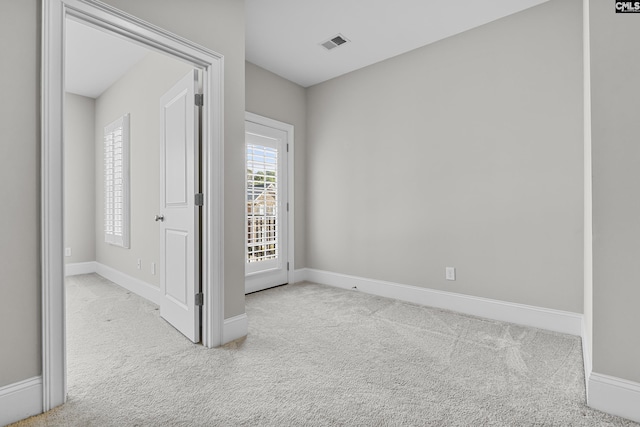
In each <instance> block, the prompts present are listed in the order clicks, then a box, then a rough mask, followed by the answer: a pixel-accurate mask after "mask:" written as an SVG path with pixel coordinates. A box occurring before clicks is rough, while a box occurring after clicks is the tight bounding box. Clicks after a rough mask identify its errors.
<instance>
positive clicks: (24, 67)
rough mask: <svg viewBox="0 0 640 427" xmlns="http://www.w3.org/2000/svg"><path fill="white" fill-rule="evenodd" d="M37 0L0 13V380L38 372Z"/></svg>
mask: <svg viewBox="0 0 640 427" xmlns="http://www.w3.org/2000/svg"><path fill="white" fill-rule="evenodd" d="M39 13H40V2H39V1H38V0H5V1H3V2H2V13H0V52H1V53H2V59H1V60H0V76H2V79H0V93H2V97H0V117H1V118H2V119H0V183H1V184H0V197H2V203H0V218H2V221H0V348H1V349H2V350H0V387H2V386H5V385H7V384H12V383H14V382H17V381H21V380H24V379H27V378H31V377H34V376H36V375H40V373H41V370H42V368H41V362H40V163H39V162H40V157H39V153H40V126H39V123H40V113H39V111H40V103H39V100H38V99H39V91H40V69H39V67H40V32H39V28H40V16H39Z"/></svg>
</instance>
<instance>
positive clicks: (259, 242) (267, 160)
mask: <svg viewBox="0 0 640 427" xmlns="http://www.w3.org/2000/svg"><path fill="white" fill-rule="evenodd" d="M246 154H247V261H248V262H258V261H265V260H270V259H276V258H277V257H278V246H277V233H278V229H277V228H278V223H277V215H278V204H277V200H278V174H277V170H278V150H277V149H275V148H271V147H265V146H262V145H256V144H247V153H246Z"/></svg>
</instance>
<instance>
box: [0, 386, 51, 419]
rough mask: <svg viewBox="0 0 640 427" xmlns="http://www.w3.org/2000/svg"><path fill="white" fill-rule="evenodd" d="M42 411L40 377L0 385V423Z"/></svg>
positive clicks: (27, 416)
mask: <svg viewBox="0 0 640 427" xmlns="http://www.w3.org/2000/svg"><path fill="white" fill-rule="evenodd" d="M40 413H42V377H33V378H29V379H27V380H24V381H20V382H17V383H14V384H9V385H7V386H4V387H0V425H2V426H4V425H8V424H11V423H15V422H16V421H20V420H23V419H25V418H29V417H31V416H33V415H38V414H40Z"/></svg>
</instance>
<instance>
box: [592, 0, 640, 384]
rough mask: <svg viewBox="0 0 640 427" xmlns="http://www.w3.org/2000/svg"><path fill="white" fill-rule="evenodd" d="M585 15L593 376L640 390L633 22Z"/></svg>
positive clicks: (597, 4) (605, 10) (638, 58)
mask: <svg viewBox="0 0 640 427" xmlns="http://www.w3.org/2000/svg"><path fill="white" fill-rule="evenodd" d="M590 9H591V10H590V15H591V28H590V31H591V38H590V42H591V99H592V106H591V108H592V116H591V120H592V144H593V145H592V150H593V151H592V155H593V238H594V240H593V370H594V371H595V372H598V373H602V374H607V375H612V376H615V377H620V378H624V379H628V380H631V381H636V382H640V365H639V364H638V361H639V360H640V340H638V326H639V325H640V310H638V301H640V286H639V283H640V263H639V262H638V259H640V196H639V195H638V193H639V191H638V187H639V183H640V167H639V165H640V131H639V130H638V115H639V114H640V86H638V76H640V50H639V49H638V47H637V41H638V40H640V20H639V19H638V18H640V17H639V16H638V15H637V14H626V15H624V14H616V13H614V8H613V4H610V3H609V2H602V1H600V0H598V1H595V0H591V1H590Z"/></svg>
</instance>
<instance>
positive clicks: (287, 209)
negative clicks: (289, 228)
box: [287, 202, 289, 212]
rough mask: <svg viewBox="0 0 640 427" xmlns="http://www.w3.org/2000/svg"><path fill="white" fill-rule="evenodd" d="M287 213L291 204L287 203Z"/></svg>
mask: <svg viewBox="0 0 640 427" xmlns="http://www.w3.org/2000/svg"><path fill="white" fill-rule="evenodd" d="M287 212H289V202H287Z"/></svg>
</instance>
